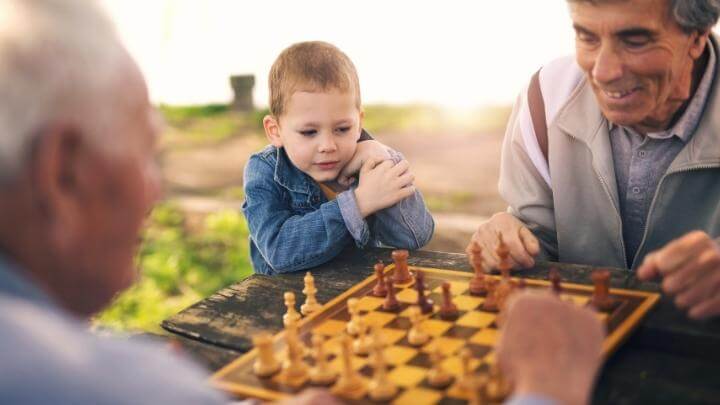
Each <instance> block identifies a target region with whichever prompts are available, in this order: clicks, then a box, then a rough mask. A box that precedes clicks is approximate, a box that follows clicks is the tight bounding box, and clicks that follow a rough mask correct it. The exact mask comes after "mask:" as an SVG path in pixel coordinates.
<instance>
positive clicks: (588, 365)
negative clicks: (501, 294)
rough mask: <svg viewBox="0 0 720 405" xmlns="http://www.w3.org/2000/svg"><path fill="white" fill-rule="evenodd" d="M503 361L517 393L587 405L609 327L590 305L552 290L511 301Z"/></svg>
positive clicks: (500, 347) (501, 344)
mask: <svg viewBox="0 0 720 405" xmlns="http://www.w3.org/2000/svg"><path fill="white" fill-rule="evenodd" d="M506 315H507V317H506V319H505V325H504V326H503V333H502V334H501V337H500V341H499V343H498V348H497V355H498V362H499V365H500V367H501V369H502V371H503V373H504V374H505V375H506V376H507V377H508V378H509V379H510V380H511V381H512V382H513V384H514V386H515V391H514V394H515V395H530V394H535V395H542V396H546V397H548V398H552V399H554V400H556V401H558V402H559V403H565V404H585V403H587V402H588V398H589V396H590V393H591V391H592V387H593V384H594V381H595V376H596V375H597V372H598V369H599V368H600V365H601V361H602V355H601V350H602V340H603V336H604V331H603V326H602V325H601V323H600V321H599V320H598V319H597V317H596V316H595V313H594V312H593V311H592V310H590V309H588V308H581V307H577V306H575V305H573V304H571V303H568V302H564V301H561V300H559V299H558V298H557V297H555V296H552V295H549V294H538V293H532V292H524V293H521V294H518V295H516V296H514V297H512V298H511V299H510V301H509V302H508V312H507V314H506Z"/></svg>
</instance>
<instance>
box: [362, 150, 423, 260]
mask: <svg viewBox="0 0 720 405" xmlns="http://www.w3.org/2000/svg"><path fill="white" fill-rule="evenodd" d="M389 152H390V154H391V156H392V159H393V161H394V162H395V164H397V163H399V162H400V161H402V160H403V159H404V158H403V156H402V154H401V153H400V152H396V151H394V150H392V149H389ZM371 228H372V231H373V233H374V234H375V236H376V238H377V239H378V240H380V241H381V242H382V243H383V244H385V245H389V246H393V247H396V248H401V249H420V248H421V247H423V246H425V245H426V244H427V243H428V242H430V239H431V238H432V235H433V231H434V229H435V222H434V221H433V218H432V215H430V212H429V211H428V210H427V207H426V206H425V201H424V200H423V197H422V194H420V191H417V190H416V191H415V193H414V194H413V195H411V196H410V197H408V198H405V199H403V200H401V201H400V202H398V203H397V204H395V205H393V206H391V207H388V208H386V209H383V210H380V211H378V212H376V213H375V214H374V215H373V221H372V226H371Z"/></svg>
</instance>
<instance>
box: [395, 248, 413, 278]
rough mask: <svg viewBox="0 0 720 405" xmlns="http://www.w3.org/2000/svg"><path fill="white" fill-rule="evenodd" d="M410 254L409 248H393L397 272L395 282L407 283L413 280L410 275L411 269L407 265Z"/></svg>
mask: <svg viewBox="0 0 720 405" xmlns="http://www.w3.org/2000/svg"><path fill="white" fill-rule="evenodd" d="M408 255H409V253H408V251H407V250H393V252H392V259H393V262H394V263H395V273H394V275H393V280H394V281H395V284H405V283H409V282H410V281H412V276H411V275H410V270H409V269H408V265H407V258H408Z"/></svg>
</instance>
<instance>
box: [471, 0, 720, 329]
mask: <svg viewBox="0 0 720 405" xmlns="http://www.w3.org/2000/svg"><path fill="white" fill-rule="evenodd" d="M568 4H569V8H570V16H571V18H572V22H573V28H574V30H575V33H576V37H575V42H576V55H575V57H574V58H573V57H570V58H564V59H560V60H557V61H554V62H552V63H550V64H548V65H546V66H544V67H543V69H542V70H541V71H540V74H539V81H536V80H534V81H533V82H531V86H529V90H528V93H527V96H525V95H524V94H523V95H522V96H521V97H520V98H519V100H518V102H517V104H516V106H515V109H514V111H513V114H512V117H511V119H510V122H509V124H508V128H507V133H506V137H505V142H504V145H503V153H502V163H501V170H500V193H501V195H502V196H503V198H504V199H505V201H506V202H507V203H508V205H509V209H508V212H503V213H498V214H496V215H494V216H493V217H492V218H491V219H490V220H488V221H487V222H485V223H483V224H481V225H480V226H479V228H478V230H477V232H475V234H474V235H473V241H475V242H477V243H479V244H480V245H482V246H484V247H485V249H484V252H485V255H484V256H485V259H486V260H487V262H488V263H489V264H490V265H494V264H496V263H497V260H498V259H497V257H496V256H495V255H494V253H493V249H492V245H493V244H494V243H495V239H496V234H497V233H498V232H500V233H502V234H503V236H504V239H505V241H506V242H507V244H508V246H509V248H510V251H511V255H512V258H513V260H514V262H515V264H516V266H518V267H531V266H532V265H533V264H534V258H533V256H535V255H538V254H539V255H540V257H542V258H544V259H550V260H556V261H562V262H571V263H583V264H591V265H596V266H614V267H627V268H629V269H633V270H636V271H637V276H638V277H639V278H640V279H642V280H649V279H653V278H656V277H660V278H661V279H662V288H663V290H664V292H665V293H667V294H669V295H671V296H674V297H675V303H676V304H677V306H679V307H680V308H682V309H684V310H687V311H688V313H689V315H690V316H691V317H693V318H707V317H712V316H717V315H720V245H719V244H718V242H717V240H715V239H714V238H717V237H718V236H720V136H718V133H719V131H720V122H718V120H717V118H716V117H717V116H718V114H720V93H719V92H718V90H719V89H720V81H719V80H718V74H717V71H718V68H717V58H718V56H717V55H718V52H719V51H720V48H719V46H720V45H719V44H720V41H719V40H718V37H717V36H715V35H713V34H712V33H711V29H712V27H713V26H714V25H715V24H716V23H717V20H718V15H720V1H719V0H622V1H616V0H568Z"/></svg>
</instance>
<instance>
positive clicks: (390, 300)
mask: <svg viewBox="0 0 720 405" xmlns="http://www.w3.org/2000/svg"><path fill="white" fill-rule="evenodd" d="M385 288H386V289H387V295H386V296H385V301H383V309H384V310H385V311H397V310H398V309H400V302H398V300H397V297H396V296H395V286H393V278H392V277H386V278H385Z"/></svg>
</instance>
